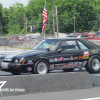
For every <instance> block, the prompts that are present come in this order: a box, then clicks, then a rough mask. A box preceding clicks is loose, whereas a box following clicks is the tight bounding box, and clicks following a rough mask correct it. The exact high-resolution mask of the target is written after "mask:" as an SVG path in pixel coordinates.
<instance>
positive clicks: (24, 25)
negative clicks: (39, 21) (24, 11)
mask: <svg viewBox="0 0 100 100" xmlns="http://www.w3.org/2000/svg"><path fill="white" fill-rule="evenodd" d="M26 23H27V22H26V18H25V15H24V28H25V50H26V30H27V29H26Z"/></svg>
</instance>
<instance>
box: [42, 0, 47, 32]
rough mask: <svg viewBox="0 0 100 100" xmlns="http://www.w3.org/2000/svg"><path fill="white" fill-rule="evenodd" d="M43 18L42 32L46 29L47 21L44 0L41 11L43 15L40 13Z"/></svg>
mask: <svg viewBox="0 0 100 100" xmlns="http://www.w3.org/2000/svg"><path fill="white" fill-rule="evenodd" d="M42 16H43V17H44V18H43V30H44V31H45V28H46V25H45V24H46V21H47V10H46V0H45V4H44V9H43V13H42Z"/></svg>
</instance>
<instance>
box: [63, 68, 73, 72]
mask: <svg viewBox="0 0 100 100" xmlns="http://www.w3.org/2000/svg"><path fill="white" fill-rule="evenodd" d="M74 69H75V68H69V69H63V71H64V72H72V71H73V70H74Z"/></svg>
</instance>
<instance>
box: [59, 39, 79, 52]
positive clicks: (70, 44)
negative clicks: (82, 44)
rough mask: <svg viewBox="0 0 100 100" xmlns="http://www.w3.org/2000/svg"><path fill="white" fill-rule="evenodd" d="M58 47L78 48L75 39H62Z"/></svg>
mask: <svg viewBox="0 0 100 100" xmlns="http://www.w3.org/2000/svg"><path fill="white" fill-rule="evenodd" d="M59 49H63V50H64V51H65V50H78V46H77V44H76V41H74V40H73V41H63V42H62V43H61V45H60V47H59Z"/></svg>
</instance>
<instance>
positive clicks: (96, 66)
mask: <svg viewBox="0 0 100 100" xmlns="http://www.w3.org/2000/svg"><path fill="white" fill-rule="evenodd" d="M92 68H93V69H95V70H98V69H99V68H100V61H99V60H98V59H93V61H92Z"/></svg>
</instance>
